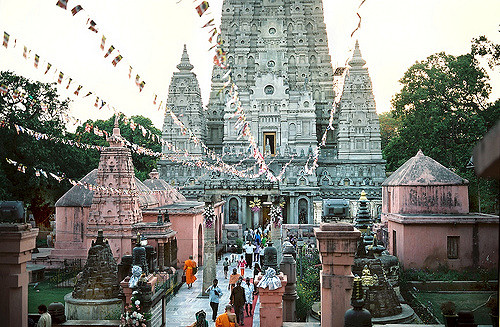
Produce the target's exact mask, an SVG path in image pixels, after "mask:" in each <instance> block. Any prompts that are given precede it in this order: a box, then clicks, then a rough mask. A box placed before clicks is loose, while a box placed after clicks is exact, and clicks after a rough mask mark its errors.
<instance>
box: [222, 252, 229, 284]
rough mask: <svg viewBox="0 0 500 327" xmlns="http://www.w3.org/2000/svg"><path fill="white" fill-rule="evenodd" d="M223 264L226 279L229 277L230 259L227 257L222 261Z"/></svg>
mask: <svg viewBox="0 0 500 327" xmlns="http://www.w3.org/2000/svg"><path fill="white" fill-rule="evenodd" d="M222 266H223V267H224V279H227V271H228V270H229V260H228V258H227V257H226V259H225V260H224V262H223V263H222Z"/></svg>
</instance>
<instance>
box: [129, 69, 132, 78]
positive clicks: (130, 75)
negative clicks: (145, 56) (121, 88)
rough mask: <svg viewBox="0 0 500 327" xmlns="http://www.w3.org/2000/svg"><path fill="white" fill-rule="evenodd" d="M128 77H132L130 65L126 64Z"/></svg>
mask: <svg viewBox="0 0 500 327" xmlns="http://www.w3.org/2000/svg"><path fill="white" fill-rule="evenodd" d="M128 67H129V68H128V78H129V79H130V78H131V77H132V66H128Z"/></svg>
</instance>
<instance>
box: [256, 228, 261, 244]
mask: <svg viewBox="0 0 500 327" xmlns="http://www.w3.org/2000/svg"><path fill="white" fill-rule="evenodd" d="M261 241H262V237H261V236H260V232H259V231H257V232H256V233H255V242H257V244H260V242H261Z"/></svg>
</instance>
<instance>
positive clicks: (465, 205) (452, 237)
mask: <svg viewBox="0 0 500 327" xmlns="http://www.w3.org/2000/svg"><path fill="white" fill-rule="evenodd" d="M382 223H384V224H385V225H386V226H387V232H388V241H389V246H388V248H389V252H390V253H391V254H392V255H395V256H397V257H398V258H399V260H400V262H401V264H402V265H403V267H404V268H405V269H409V268H430V269H434V268H437V267H439V266H447V267H449V268H450V269H461V268H465V267H471V266H474V267H484V268H493V267H497V266H498V240H499V237H498V224H499V218H498V216H493V215H485V214H476V213H469V195H468V181H467V180H465V179H463V178H462V177H460V176H458V175H457V174H455V173H454V172H452V171H451V170H449V169H447V168H446V167H444V166H443V165H441V164H440V163H438V162H437V161H435V160H434V159H432V158H429V157H427V156H425V155H424V154H423V153H422V151H418V153H417V155H416V156H415V157H413V158H411V159H410V160H408V161H407V162H405V163H404V164H403V165H402V166H401V167H400V168H399V169H398V170H396V171H395V172H394V173H393V174H392V175H391V176H390V177H389V178H387V179H386V180H385V181H384V183H383V184H382Z"/></svg>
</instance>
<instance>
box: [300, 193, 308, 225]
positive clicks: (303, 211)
mask: <svg viewBox="0 0 500 327" xmlns="http://www.w3.org/2000/svg"><path fill="white" fill-rule="evenodd" d="M308 211H309V208H308V205H307V200H306V199H304V198H302V199H300V200H299V224H307V223H308V221H309V217H308Z"/></svg>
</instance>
